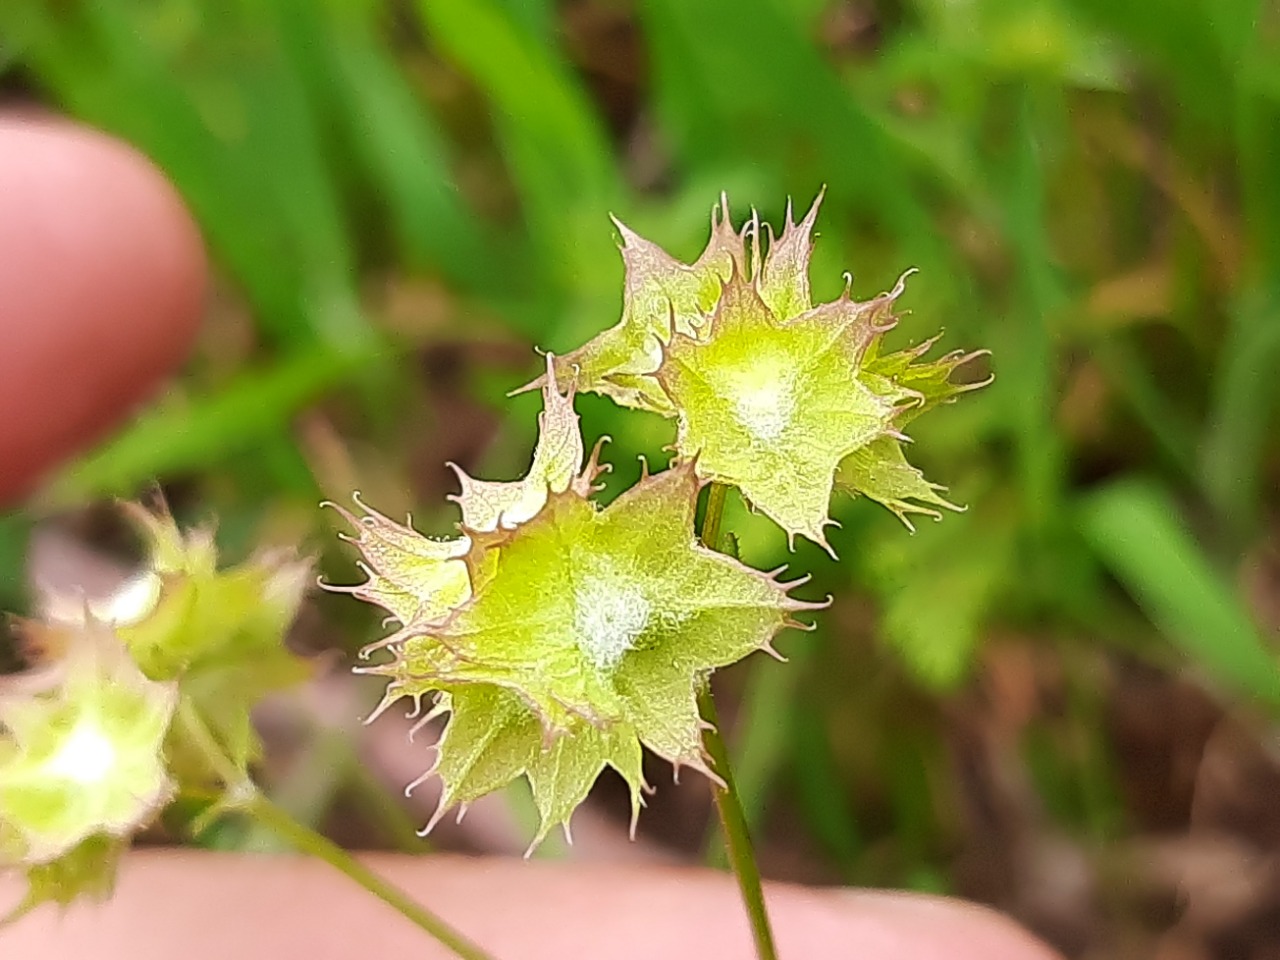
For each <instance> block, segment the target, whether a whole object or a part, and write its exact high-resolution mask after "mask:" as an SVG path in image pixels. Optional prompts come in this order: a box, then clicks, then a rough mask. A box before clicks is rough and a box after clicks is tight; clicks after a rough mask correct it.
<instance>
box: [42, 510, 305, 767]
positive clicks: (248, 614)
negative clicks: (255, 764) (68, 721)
mask: <svg viewBox="0 0 1280 960" xmlns="http://www.w3.org/2000/svg"><path fill="white" fill-rule="evenodd" d="M121 509H122V510H123V511H124V512H125V515H126V516H127V517H128V518H129V520H130V521H131V522H132V523H133V524H134V525H135V527H136V528H137V529H138V530H139V532H140V533H141V534H142V537H143V540H144V543H145V546H146V548H147V561H146V563H145V565H144V566H143V568H142V569H141V570H140V571H139V572H138V573H136V574H135V575H134V576H133V577H131V578H130V579H129V580H128V581H127V582H126V583H125V584H124V585H123V586H122V587H121V588H120V589H119V590H117V591H116V592H115V593H114V594H113V595H112V596H111V597H109V598H107V599H105V600H101V601H97V602H90V603H86V602H85V601H84V600H83V599H82V598H79V597H66V596H56V595H53V596H46V597H44V598H43V606H44V615H45V619H46V620H48V621H50V622H51V623H63V624H71V625H77V624H82V623H83V622H84V620H85V617H86V616H88V617H90V618H94V619H98V620H101V621H102V622H105V623H108V624H109V625H110V626H111V628H112V629H113V630H114V632H115V634H116V636H117V637H119V639H120V641H121V642H123V644H124V646H125V648H126V650H127V651H128V654H129V656H130V657H132V658H133V660H134V662H135V663H137V665H138V667H139V668H140V669H141V670H142V672H143V673H144V674H145V675H146V676H147V677H149V678H151V679H152V680H161V681H168V680H176V681H178V682H179V683H180V685H181V688H182V694H183V696H185V697H187V698H188V699H189V700H190V701H191V702H192V704H193V705H194V707H195V708H196V710H197V712H198V713H199V714H200V716H201V718H202V719H203V721H204V722H205V723H206V724H207V725H208V726H209V728H210V729H211V730H212V732H213V734H214V736H215V737H216V738H217V740H218V742H219V743H220V744H221V745H222V746H223V747H224V748H225V750H226V752H227V753H228V755H229V757H230V758H231V760H232V761H233V762H234V763H235V764H237V765H238V766H239V767H241V768H242V769H243V768H244V767H246V766H247V764H248V763H249V762H250V761H251V760H253V759H255V758H256V757H257V756H258V754H259V752H260V749H261V746H260V744H259V742H258V738H257V735H256V734H255V733H254V730H253V727H252V724H251V723H250V719H249V713H250V711H251V710H252V709H253V708H254V707H255V706H256V705H257V704H258V702H259V701H260V700H262V698H263V697H264V696H266V695H267V694H269V693H271V692H273V691H275V690H280V689H284V688H287V687H289V686H292V685H294V684H296V683H298V682H301V681H302V680H303V679H305V678H306V676H307V675H308V672H309V671H308V667H307V664H306V663H305V662H304V661H303V660H301V659H300V658H298V657H297V656H295V655H294V654H293V653H291V652H290V651H289V649H288V647H287V646H286V645H285V643H284V637H285V632H286V631H287V630H288V628H289V625H290V624H291V623H292V622H293V619H294V616H295V615H296V614H297V611H298V607H299V605H300V604H301V602H302V597H303V595H304V593H305V592H306V590H307V588H308V587H309V585H310V582H311V563H310V561H308V560H305V559H302V558H299V557H298V556H296V555H295V554H294V553H293V552H292V551H290V550H272V551H263V552H260V553H258V554H256V555H254V556H253V557H251V558H250V559H248V560H246V561H245V562H244V563H240V564H237V565H235V566H230V567H226V568H221V569H220V568H219V565H218V553H217V547H216V545H215V543H214V537H213V530H212V529H211V528H209V527H201V528H196V529H193V530H186V531H184V530H182V529H180V528H179V527H178V525H177V523H175V522H174V519H173V517H172V516H170V515H169V514H168V512H167V511H165V510H160V511H156V512H153V511H151V510H148V509H146V508H145V507H142V506H141V505H139V504H136V503H124V504H122V505H121ZM185 754H186V751H183V750H181V749H175V750H174V751H173V756H172V760H173V762H174V763H175V764H176V765H177V767H178V768H179V769H178V770H177V772H178V773H179V774H180V775H187V774H190V775H192V776H193V777H194V776H196V775H197V774H198V773H199V771H202V770H204V769H205V765H204V763H203V762H202V761H200V760H199V759H198V758H195V757H191V758H188V757H186V755H185ZM188 760H190V762H188Z"/></svg>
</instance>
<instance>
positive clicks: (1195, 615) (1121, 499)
mask: <svg viewBox="0 0 1280 960" xmlns="http://www.w3.org/2000/svg"><path fill="white" fill-rule="evenodd" d="M1079 518H1080V524H1081V529H1082V530H1083V532H1084V535H1085V537H1086V538H1087V539H1088V541H1089V543H1090V544H1092V546H1093V549H1094V550H1095V552H1096V553H1097V555H1098V557H1099V558H1100V559H1101V560H1102V562H1103V563H1104V564H1105V565H1106V566H1107V567H1108V568H1109V569H1110V570H1111V571H1112V572H1113V573H1114V574H1115V575H1116V577H1117V578H1118V579H1119V580H1120V582H1121V583H1122V584H1124V586H1125V588H1126V589H1127V590H1128V591H1129V592H1130V593H1131V594H1132V595H1133V597H1134V599H1135V600H1136V601H1137V602H1138V603H1139V605H1141V607H1142V608H1143V610H1144V611H1145V612H1146V614H1147V616H1148V617H1150V618H1151V620H1152V621H1153V622H1154V623H1155V624H1156V625H1157V626H1158V627H1159V628H1160V629H1161V630H1162V631H1163V632H1164V633H1165V634H1166V635H1167V636H1168V637H1169V639H1171V640H1172V641H1173V642H1174V643H1176V644H1177V645H1178V646H1179V647H1180V648H1181V650H1182V651H1183V653H1185V654H1186V655H1187V656H1188V657H1189V658H1190V659H1191V660H1192V661H1194V662H1195V663H1197V664H1199V665H1200V666H1202V667H1203V668H1204V669H1205V670H1206V671H1208V672H1209V673H1210V674H1211V675H1212V677H1213V678H1214V679H1215V680H1217V681H1218V682H1219V683H1221V684H1223V685H1224V686H1226V687H1229V688H1230V689H1232V690H1234V691H1237V692H1242V693H1245V694H1248V695H1250V696H1252V697H1255V698H1257V699H1258V700H1261V701H1263V702H1265V703H1266V704H1268V705H1270V706H1271V707H1275V708H1280V665H1277V662H1276V658H1275V655H1274V653H1273V652H1272V651H1270V650H1268V649H1267V648H1266V646H1265V645H1264V644H1263V643H1262V640H1261V638H1260V636H1259V634H1258V630H1257V629H1256V628H1255V626H1254V625H1253V623H1252V622H1251V621H1250V618H1249V616H1248V614H1247V613H1246V612H1245V610H1244V609H1243V607H1242V605H1241V604H1240V602H1239V600H1238V599H1237V598H1236V597H1235V596H1234V594H1233V591H1232V590H1231V588H1230V586H1229V585H1228V583H1227V582H1226V580H1225V579H1224V578H1223V577H1222V576H1221V575H1220V574H1219V573H1218V571H1216V570H1215V569H1214V568H1213V566H1212V564H1210V562H1209V560H1208V559H1207V558H1206V557H1205V555H1204V553H1203V552H1202V551H1201V549H1200V547H1199V546H1198V545H1197V544H1196V542H1195V540H1193V539H1192V537H1191V534H1190V533H1189V532H1188V531H1187V530H1186V528H1185V527H1183V526H1182V524H1181V523H1180V522H1179V520H1178V512H1177V507H1176V506H1175V504H1174V502H1173V500H1172V498H1171V497H1170V496H1169V495H1168V494H1167V493H1166V492H1164V491H1163V490H1161V489H1160V488H1159V487H1156V486H1153V485H1148V484H1144V483H1141V482H1138V481H1132V480H1129V481H1120V482H1117V483H1115V484H1113V485H1111V486H1110V487H1107V488H1105V489H1103V490H1101V491H1099V492H1098V493H1094V494H1092V495H1090V496H1089V497H1088V498H1087V499H1086V500H1085V501H1084V503H1083V505H1082V507H1081V509H1080V514H1079Z"/></svg>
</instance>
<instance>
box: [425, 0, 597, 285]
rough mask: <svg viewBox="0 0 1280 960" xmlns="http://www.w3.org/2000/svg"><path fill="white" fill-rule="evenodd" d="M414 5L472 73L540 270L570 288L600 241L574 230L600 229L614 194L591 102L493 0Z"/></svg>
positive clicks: (551, 53)
mask: <svg viewBox="0 0 1280 960" xmlns="http://www.w3.org/2000/svg"><path fill="white" fill-rule="evenodd" d="M417 9H418V11H419V14H420V15H421V17H422V20H423V23H424V24H425V26H426V29H427V32H428V36H429V39H430V40H431V41H432V43H433V44H434V45H435V46H437V47H439V48H440V49H441V50H442V51H443V52H444V53H445V54H446V55H447V56H448V57H449V58H451V59H452V60H454V61H456V62H457V63H458V64H460V65H461V66H462V67H463V69H465V70H466V72H467V73H468V74H470V76H471V77H472V79H474V81H475V82H476V83H477V84H478V85H479V86H480V88H481V89H482V90H483V91H484V93H485V95H486V96H487V97H488V99H489V101H490V103H491V104H492V105H493V108H494V113H495V117H494V125H495V127H496V128H497V131H498V135H499V138H500V141H501V144H502V148H503V152H504V154H505V156H506V160H507V165H508V168H509V170H510V173H511V176H512V178H513V180H514V181H515V184H516V187H517V189H518V190H519V194H520V199H521V204H522V206H523V209H524V214H525V218H526V220H527V223H528V227H529V233H530V235H531V236H532V238H533V239H534V241H535V242H538V243H541V244H543V245H544V248H543V250H544V254H545V255H546V261H547V262H546V269H547V270H548V271H555V272H557V273H559V274H560V276H561V278H562V283H563V284H564V285H565V286H566V287H569V286H571V285H572V284H573V282H574V280H575V279H576V278H577V276H578V275H579V273H581V272H582V269H581V268H582V266H583V264H582V258H583V257H584V256H587V257H588V258H589V261H590V264H591V265H592V266H596V265H598V263H599V260H600V257H599V249H600V244H598V243H596V244H581V243H579V242H578V240H579V237H580V231H582V230H585V229H590V230H591V231H593V235H595V234H598V233H600V232H602V231H604V230H605V229H606V221H605V220H604V216H605V214H606V213H607V212H608V208H609V206H610V204H612V203H613V202H614V201H615V199H616V198H618V197H620V196H621V194H622V189H621V182H620V180H619V178H618V176H617V172H616V171H615V169H614V164H613V156H612V151H611V149H610V147H609V142H608V139H607V137H606V135H605V131H604V128H603V125H602V124H601V122H600V119H599V117H598V116H597V115H596V113H595V110H594V108H593V107H592V105H591V102H590V100H589V99H588V98H587V96H586V94H585V92H584V91H583V90H582V88H581V86H580V85H579V84H578V82H577V81H576V79H575V77H574V76H573V74H572V73H571V72H570V71H569V70H568V69H567V68H566V67H565V65H564V64H563V63H562V62H561V60H560V58H559V57H558V55H557V52H556V51H555V50H554V48H548V47H545V46H541V45H540V44H539V43H538V42H537V38H536V37H535V36H533V35H531V34H530V33H529V32H528V30H526V29H525V25H524V24H523V23H521V22H520V21H518V20H517V19H516V18H515V17H513V16H511V15H510V13H509V12H508V11H507V10H504V9H503V8H502V7H501V6H500V5H499V4H497V3H494V2H492V0H472V2H470V3H465V4H459V3H438V2H435V0H420V2H419V3H418V4H417ZM522 19H524V18H522ZM609 252H610V254H611V253H612V251H609ZM606 262H607V261H606ZM586 275H587V276H590V273H587V274H586Z"/></svg>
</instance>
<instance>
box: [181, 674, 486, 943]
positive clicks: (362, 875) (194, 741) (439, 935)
mask: <svg viewBox="0 0 1280 960" xmlns="http://www.w3.org/2000/svg"><path fill="white" fill-rule="evenodd" d="M178 722H179V724H180V725H181V729H182V732H183V733H184V734H186V736H187V739H188V742H189V744H190V745H191V746H192V747H195V748H196V749H197V750H199V751H200V754H201V756H202V757H203V759H204V761H205V763H206V764H207V765H208V767H209V770H210V771H211V772H212V773H214V774H215V775H216V776H217V777H218V779H220V780H221V781H222V782H223V785H224V786H225V787H226V789H227V794H228V800H227V801H224V802H225V803H226V809H227V810H228V811H232V810H234V811H236V812H240V813H243V814H245V815H247V816H248V817H250V818H251V819H253V820H254V821H255V822H256V823H258V824H259V825H261V826H263V827H265V828H266V829H268V830H270V831H271V832H272V833H274V834H275V835H276V836H278V837H279V838H280V839H281V840H283V841H285V842H286V843H287V844H289V846H291V847H293V848H294V849H295V850H297V851H298V852H299V853H304V854H307V855H308V856H313V857H317V858H318V859H320V860H323V861H324V862H325V863H327V864H329V866H331V867H333V868H334V869H335V870H337V871H338V872H340V873H342V874H344V875H345V876H346V877H347V878H349V879H350V880H352V881H354V882H355V883H357V884H359V885H360V886H361V887H363V888H364V889H365V890H366V891H368V892H369V893H371V894H373V895H374V896H375V897H377V898H378V899H379V900H381V901H382V902H383V903H385V904H386V905H387V906H389V907H391V908H392V909H393V910H395V911H396V912H397V913H399V914H400V915H401V916H403V917H404V918H405V919H406V920H408V921H410V922H411V923H413V924H414V925H415V926H417V927H418V928H419V929H421V930H423V931H425V932H426V933H427V934H429V935H430V936H432V937H434V938H435V939H436V940H437V941H438V942H440V943H441V944H443V945H444V946H445V947H447V948H449V949H450V950H452V951H453V952H454V953H455V954H457V955H458V956H459V957H462V958H463V960H493V958H492V957H491V956H490V954H488V953H486V952H485V951H484V950H482V949H481V948H480V947H478V946H476V945H475V944H474V943H472V942H471V941H470V940H468V939H467V938H466V937H464V936H463V935H462V934H460V933H458V932H457V931H456V930H454V929H453V928H452V927H450V926H449V925H448V924H447V923H445V922H444V921H443V920H441V919H440V918H439V917H437V916H436V915H435V914H434V913H432V912H431V911H430V910H428V909H426V907H423V906H422V905H421V904H419V903H417V902H415V901H414V900H413V899H412V898H411V897H410V896H409V895H408V894H406V893H405V892H404V891H403V890H401V889H400V888H398V887H396V886H395V885H394V884H391V883H388V882H387V881H386V880H384V879H382V878H381V877H380V876H378V875H377V874H376V873H374V872H373V871H372V870H370V869H369V868H368V867H366V866H365V865H364V864H363V863H361V862H360V861H359V860H357V859H356V858H355V857H353V856H352V855H351V854H350V853H348V852H347V851H346V850H344V849H343V848H342V847H340V846H338V845H337V844H336V843H334V842H333V841H332V840H330V839H329V838H328V837H326V836H324V835H322V834H320V833H317V832H316V831H315V830H312V829H311V828H310V827H308V826H306V825H305V824H302V823H299V822H298V821H297V820H295V819H294V818H293V817H292V816H291V815H290V814H289V813H288V811H286V810H284V809H282V808H281V807H278V806H277V805H276V804H274V803H272V802H271V801H270V800H269V799H267V797H266V796H265V795H264V794H263V793H262V791H261V790H259V789H258V788H257V786H255V785H254V784H253V783H252V781H250V780H249V779H248V778H247V777H246V776H245V775H244V774H243V773H241V772H240V770H239V769H238V768H237V767H236V765H235V764H234V763H233V762H232V761H231V760H230V758H228V757H227V755H226V753H225V752H224V751H223V749H222V747H221V746H220V745H219V744H218V741H217V739H216V738H215V737H214V736H213V733H212V732H211V731H210V730H209V728H208V726H207V725H206V724H205V722H204V721H203V720H202V719H201V718H200V715H199V713H198V712H197V711H196V709H195V707H194V706H193V705H192V703H191V701H190V700H187V699H185V698H184V699H183V700H182V701H181V703H180V704H179V706H178Z"/></svg>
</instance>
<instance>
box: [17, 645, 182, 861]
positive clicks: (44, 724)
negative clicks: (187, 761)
mask: <svg viewBox="0 0 1280 960" xmlns="http://www.w3.org/2000/svg"><path fill="white" fill-rule="evenodd" d="M29 629H35V630H40V629H50V628H45V627H39V626H36V625H30V626H29ZM60 643H61V644H62V645H63V648H64V649H65V650H66V654H65V660H64V661H63V663H61V664H60V665H59V669H58V672H57V675H56V677H55V682H53V683H51V684H50V685H49V686H48V687H47V688H46V689H43V690H39V691H36V692H28V693H25V694H21V693H11V694H8V695H0V724H2V725H3V729H4V732H3V734H0V824H2V825H3V830H0V835H3V838H4V844H3V846H4V852H5V856H6V858H7V859H9V860H13V861H16V862H17V863H18V864H20V865H23V866H31V865H36V864H45V863H50V862H52V861H54V860H56V859H58V858H59V857H61V856H63V855H64V854H66V853H68V852H69V851H70V850H72V849H73V848H74V847H76V846H77V845H79V844H80V843H81V842H82V841H85V840H87V839H88V838H90V837H93V836H96V835H105V836H108V837H121V838H123V837H128V836H130V835H131V834H132V833H133V832H134V831H136V830H138V829H139V828H140V827H142V826H143V825H145V823H146V822H147V821H148V820H149V819H150V818H151V817H152V815H154V814H155V813H156V812H157V811H158V810H159V808H160V807H161V806H162V805H163V804H164V803H165V802H166V801H167V800H168V799H169V796H170V792H171V788H172V785H171V783H170V780H169V775H168V773H167V771H166V767H165V758H164V754H163V747H164V741H165V736H166V734H167V732H168V730H169V723H170V720H171V719H172V716H173V711H174V707H175V704H176V701H177V690H176V685H175V684H172V683H157V682H155V681H152V680H148V679H147V678H146V677H144V676H143V675H142V673H141V672H140V671H139V670H138V668H137V667H136V666H135V665H134V664H133V662H132V661H131V660H130V659H129V657H128V656H127V654H126V653H125V651H124V649H123V648H122V646H121V644H120V642H119V640H118V639H117V638H116V637H115V636H114V635H113V634H111V632H110V631H108V630H107V629H105V628H104V627H102V626H100V625H89V626H86V627H84V628H82V629H80V630H78V631H76V633H75V635H74V636H67V637H65V638H63V639H62V640H61V641H60Z"/></svg>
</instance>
